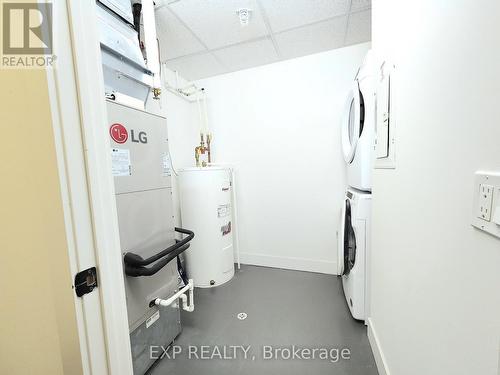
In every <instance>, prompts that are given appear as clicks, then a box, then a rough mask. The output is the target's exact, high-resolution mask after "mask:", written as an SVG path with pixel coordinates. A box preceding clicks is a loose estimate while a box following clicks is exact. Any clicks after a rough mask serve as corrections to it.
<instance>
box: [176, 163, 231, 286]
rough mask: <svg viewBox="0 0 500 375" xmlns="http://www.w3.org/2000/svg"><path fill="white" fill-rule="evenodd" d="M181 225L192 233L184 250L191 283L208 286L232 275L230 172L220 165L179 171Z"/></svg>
mask: <svg viewBox="0 0 500 375" xmlns="http://www.w3.org/2000/svg"><path fill="white" fill-rule="evenodd" d="M179 190H180V206H181V217H182V225H184V226H185V227H186V228H190V229H191V230H192V231H193V232H194V233H195V238H194V239H193V240H192V241H191V246H190V248H189V249H188V250H186V251H185V252H184V254H185V257H186V258H185V259H186V271H187V274H188V277H189V278H192V279H193V280H194V285H195V286H196V287H201V288H210V287H214V286H217V285H221V284H224V283H226V282H228V281H229V280H231V278H232V277H233V276H234V254H233V218H232V212H233V210H232V206H231V197H232V186H231V171H230V169H227V168H223V167H204V168H188V169H183V170H181V171H180V173H179Z"/></svg>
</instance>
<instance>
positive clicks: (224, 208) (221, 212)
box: [217, 204, 231, 218]
mask: <svg viewBox="0 0 500 375" xmlns="http://www.w3.org/2000/svg"><path fill="white" fill-rule="evenodd" d="M230 214H231V205H230V204H221V205H219V207H217V217H219V218H221V217H226V216H229V215H230Z"/></svg>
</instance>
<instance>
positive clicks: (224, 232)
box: [220, 222, 231, 237]
mask: <svg viewBox="0 0 500 375" xmlns="http://www.w3.org/2000/svg"><path fill="white" fill-rule="evenodd" d="M220 231H221V233H222V236H223V237H224V236H227V235H228V234H229V233H231V222H229V223H227V224H226V225H223V226H221V227H220Z"/></svg>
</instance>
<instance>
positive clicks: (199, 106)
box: [196, 92, 203, 134]
mask: <svg viewBox="0 0 500 375" xmlns="http://www.w3.org/2000/svg"><path fill="white" fill-rule="evenodd" d="M196 103H197V104H198V122H199V123H200V134H203V119H202V113H201V104H200V93H199V92H198V95H196Z"/></svg>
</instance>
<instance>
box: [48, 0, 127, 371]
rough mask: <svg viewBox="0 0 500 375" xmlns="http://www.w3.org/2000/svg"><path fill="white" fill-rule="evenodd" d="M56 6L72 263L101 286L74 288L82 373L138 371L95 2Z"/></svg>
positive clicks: (62, 171) (61, 152)
mask: <svg viewBox="0 0 500 375" xmlns="http://www.w3.org/2000/svg"><path fill="white" fill-rule="evenodd" d="M38 1H39V3H40V6H43V4H44V3H46V2H45V1H43V0H38ZM52 6H53V39H54V52H55V54H56V56H57V60H56V68H55V69H51V68H48V69H47V81H48V91H49V98H50V103H51V112H52V120H53V131H54V139H55V148H56V155H57V163H58V171H59V179H60V187H61V199H62V202H63V209H64V219H65V227H66V237H67V246H68V253H69V258H70V269H71V274H72V277H73V279H74V276H75V274H76V273H78V272H80V271H82V270H84V269H86V268H89V267H92V266H96V267H97V270H98V287H97V288H96V289H94V291H93V292H91V293H89V294H87V295H85V296H83V297H81V298H80V297H76V294H75V295H74V303H75V310H76V319H77V324H78V331H79V332H78V333H79V340H80V350H81V359H82V367H83V372H84V374H93V375H103V374H116V375H132V374H133V370H132V356H131V348H130V339H129V329H128V317H127V307H126V297H125V286H124V276H123V266H122V259H121V248H120V237H119V231H118V219H117V214H116V204H115V197H114V194H115V193H114V182H113V178H112V176H111V173H110V170H111V155H110V152H109V150H110V143H109V137H108V135H107V130H106V127H105V126H104V124H106V118H107V114H106V105H105V97H104V81H103V78H102V77H103V72H102V65H101V55H100V47H99V39H98V27H97V15H96V2H95V0H79V1H73V0H66V1H53V2H52Z"/></svg>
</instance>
